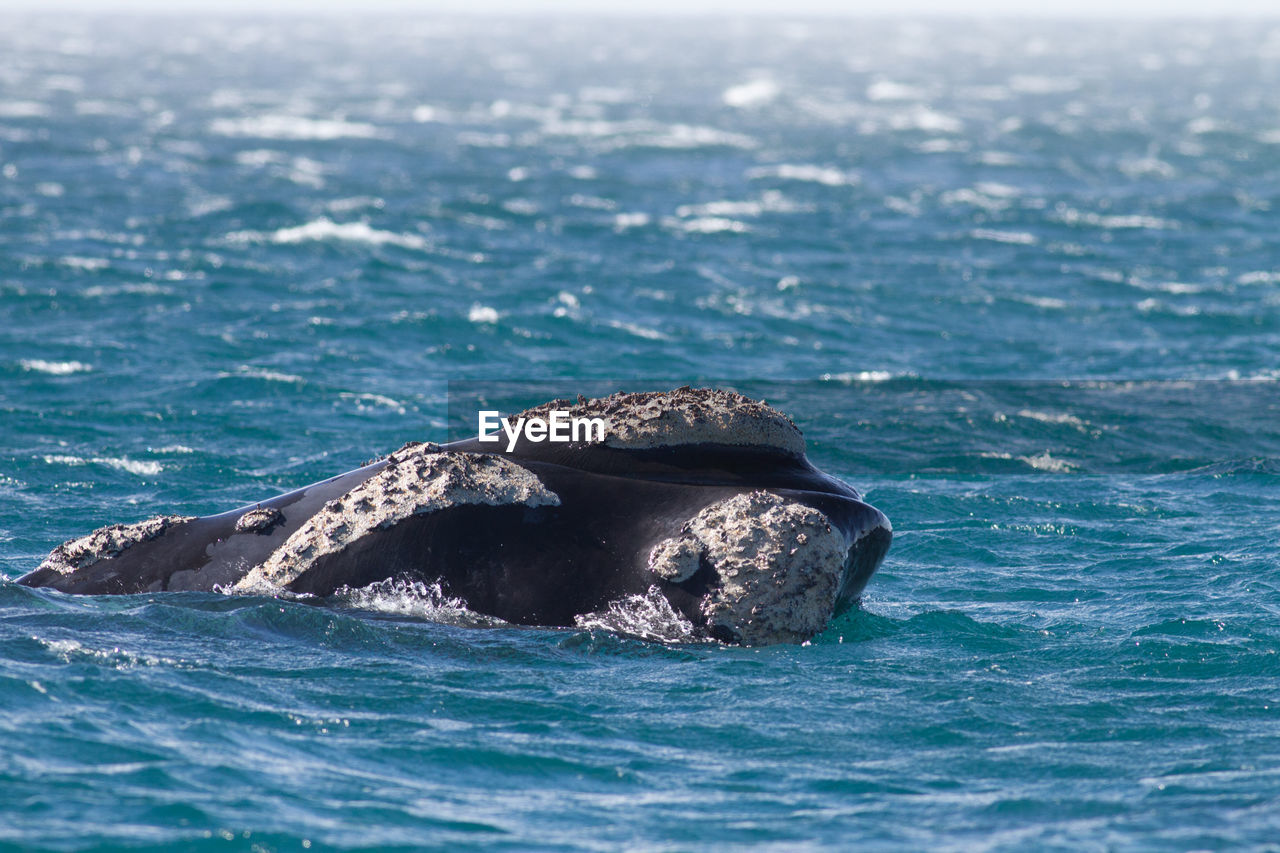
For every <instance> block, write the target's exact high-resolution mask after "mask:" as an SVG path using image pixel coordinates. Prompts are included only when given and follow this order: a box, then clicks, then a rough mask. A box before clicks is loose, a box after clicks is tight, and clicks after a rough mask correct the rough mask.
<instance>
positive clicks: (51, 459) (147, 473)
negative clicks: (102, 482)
mask: <svg viewBox="0 0 1280 853" xmlns="http://www.w3.org/2000/svg"><path fill="white" fill-rule="evenodd" d="M44 461H45V463H46V464H48V465H69V466H73V467H74V466H79V465H106V466H107V467H109V468H115V469H117V470H119V471H126V472H128V473H130V474H134V475H136V476H138V477H154V476H155V475H156V474H159V473H160V472H161V471H163V470H164V468H163V466H161V465H160V463H159V462H153V461H149V460H137V459H129V458H128V457H126V456H94V457H91V458H88V459H85V458H82V457H80V456H67V455H51V456H45V457H44Z"/></svg>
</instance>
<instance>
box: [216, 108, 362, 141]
mask: <svg viewBox="0 0 1280 853" xmlns="http://www.w3.org/2000/svg"><path fill="white" fill-rule="evenodd" d="M209 130H210V132H212V133H216V134H219V135H221V136H248V137H257V138H259V139H311V140H331V139H352V138H354V139H372V138H374V137H377V136H379V135H381V134H380V133H379V131H378V128H377V127H375V126H374V125H372V124H368V123H367V122H358V121H345V120H343V119H315V118H307V117H305V116H292V115H275V114H271V115H262V116H252V117H248V118H220V119H214V120H213V122H211V123H210V125H209Z"/></svg>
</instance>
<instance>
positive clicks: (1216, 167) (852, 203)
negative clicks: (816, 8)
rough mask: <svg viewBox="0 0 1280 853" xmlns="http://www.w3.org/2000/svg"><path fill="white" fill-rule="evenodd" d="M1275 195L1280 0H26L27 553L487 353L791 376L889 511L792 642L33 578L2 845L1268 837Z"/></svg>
mask: <svg viewBox="0 0 1280 853" xmlns="http://www.w3.org/2000/svg"><path fill="white" fill-rule="evenodd" d="M1277 204H1280V24H1275V25H1273V24H1268V23H1265V22H1264V23H1261V24H1260V23H1257V22H1254V23H1250V24H1238V25H1236V24H1225V23H1217V24H1206V23H1195V24H1174V23H1149V24H1142V25H1138V24H1114V23H1108V24H1105V25H1103V24H1098V25H1092V24H1064V23H1044V24H1030V23H1025V24H1012V23H981V24H979V23H958V22H936V23H929V22H923V23H920V22H916V23H912V22H874V23H872V22H861V23H858V22H847V23H841V22H831V21H821V22H803V21H797V22H785V21H772V22H765V21H757V22H749V23H742V22H731V21H694V22H659V21H653V22H628V23H625V24H620V23H618V22H591V21H561V22H550V23H548V22H533V21H516V22H501V21H490V20H485V21H481V20H473V21H466V20H452V21H419V20H411V21H406V20H396V19H391V18H387V19H378V20H359V19H353V20H347V21H336V20H258V21H254V20H236V19H222V20H187V19H180V18H167V19H160V18H157V19H145V18H141V19H140V18H124V17H121V18H108V19H93V18H77V17H65V18H53V17H35V18H14V17H10V18H6V19H5V20H4V23H3V26H0V413H2V416H0V569H3V572H4V574H5V575H6V576H8V577H10V578H12V577H16V576H18V575H19V574H21V573H23V572H25V571H27V570H29V569H30V568H32V567H34V565H35V564H36V563H38V562H39V560H40V559H41V558H42V557H43V556H44V554H45V553H47V552H48V551H49V549H51V548H52V547H53V546H54V545H56V544H58V543H59V542H61V541H63V540H64V539H66V538H69V537H71V536H73V535H78V534H80V533H84V532H86V531H88V530H89V529H92V528H93V527H96V526H99V525H101V524H105V523H109V522H112V521H120V520H133V519H138V518H142V517H145V516H148V515H152V514H156V513H160V512H169V511H182V512H186V513H207V512H212V511H215V510H222V509H226V508H229V507H231V506H235V505H238V504H241V503H244V502H246V501H249V500H253V499H254V498H257V497H261V496H263V495H268V494H272V493H274V492H276V491H278V490H281V489H285V488H291V487H295V486H298V485H302V484H305V483H307V482H310V481H312V480H315V479H319V478H321V477H323V476H326V475H329V474H332V473H336V472H338V471H341V470H345V469H347V468H349V467H353V466H355V465H357V464H359V463H361V462H362V461H364V460H365V459H367V458H369V457H370V456H373V455H375V454H377V453H381V452H385V451H387V450H390V449H393V448H394V447H397V446H399V445H400V444H401V443H403V442H404V441H406V440H410V439H440V438H442V437H444V433H445V430H446V420H447V417H448V406H447V400H446V392H447V388H448V385H447V383H448V382H449V381H452V380H488V379H499V378H500V379H511V378H537V379H554V380H556V381H557V382H559V383H561V387H565V386H568V387H572V386H573V385H574V383H575V380H582V381H585V380H587V379H617V378H618V377H623V378H626V377H669V378H670V379H671V381H673V382H679V383H683V382H697V381H699V380H703V381H716V382H719V383H722V384H736V385H737V386H738V387H740V388H741V389H742V390H743V391H745V392H749V393H750V392H755V393H759V394H762V395H763V396H766V397H767V398H768V399H769V400H770V401H772V402H775V403H776V404H777V405H779V406H780V407H782V408H784V409H785V410H786V411H788V412H789V413H790V414H792V415H793V416H794V417H795V419H796V420H797V422H798V423H799V424H800V426H801V427H802V428H803V429H804V430H805V432H806V436H807V437H808V439H809V442H810V455H811V456H812V458H813V459H814V461H815V462H816V463H817V464H818V465H819V466H821V467H824V468H825V469H827V470H830V471H832V472H834V473H836V474H838V475H839V476H841V477H843V478H845V479H847V480H848V481H850V482H851V483H853V484H854V485H856V486H858V487H859V488H862V489H864V490H865V491H866V492H867V494H868V497H869V499H870V500H871V501H872V502H874V503H875V504H876V505H877V506H879V507H880V508H881V509H883V510H884V511H885V512H886V513H888V515H889V516H890V517H891V518H892V519H893V521H894V524H895V528H896V539H895V543H894V546H893V549H892V551H891V552H890V556H889V559H888V562H887V563H886V565H885V567H884V568H883V569H882V570H881V572H880V574H879V575H877V577H876V578H875V579H873V581H872V584H871V586H870V588H869V595H868V597H867V599H866V601H865V603H864V607H863V609H862V610H861V611H858V612H855V613H852V614H849V615H847V616H845V617H842V618H841V619H840V620H838V621H837V622H836V623H835V624H833V625H832V626H831V628H830V630H829V631H827V632H826V633H825V634H823V635H822V636H821V637H819V638H817V639H816V640H815V641H814V642H813V643H812V644H811V645H808V646H803V647H793V646H785V647H776V648H765V649H739V648H727V647H721V646H717V645H704V644H681V643H669V644H663V643H654V642H644V641H641V640H637V639H633V638H627V637H623V636H619V635H617V634H614V633H610V632H607V631H603V630H599V629H580V630H533V629H517V628H510V627H491V626H484V625H477V624H476V621H477V620H475V619H474V618H473V617H472V616H471V615H470V614H468V613H467V612H466V611H465V610H463V609H460V608H459V607H458V606H457V603H456V602H449V601H445V600H441V598H440V597H439V596H438V595H436V594H433V592H432V590H430V589H429V588H427V587H419V588H410V587H386V588H380V589H375V590H365V591H351V592H349V593H348V594H347V595H346V596H343V597H340V599H339V600H337V601H334V602H329V603H328V604H327V605H324V606H320V605H317V604H316V603H310V602H305V601H277V600H272V599H265V598H228V597H223V596H218V595H180V594H179V595H163V596H143V597H125V598H114V599H84V598H80V599H78V598H72V597H66V596H60V595H57V594H52V593H48V592H43V591H33V590H28V589H25V588H22V587H18V586H15V585H13V584H11V583H4V584H0V625H2V627H0V709H2V711H3V712H2V713H0V793H3V802H4V805H3V807H0V808H3V819H2V820H0V842H3V843H5V844H8V845H12V846H14V847H20V848H32V847H58V848H73V847H74V848H80V847H86V846H96V847H112V846H135V845H140V846H151V847H155V848H168V847H172V846H174V845H179V846H185V847H189V848H204V847H209V848H219V849H227V848H231V849H235V848H246V847H249V846H250V845H253V844H260V845H262V846H263V847H266V848H269V849H280V850H292V849H302V848H303V847H304V846H306V845H310V846H311V847H312V848H313V849H314V848H317V847H319V848H323V847H334V846H347V847H380V848H385V847H395V846H401V847H406V848H407V847H421V846H439V847H446V846H447V847H456V846H458V845H467V846H475V847H499V848H501V847H506V848H514V849H536V848H549V849H563V848H609V849H612V848H617V847H628V846H632V847H639V848H653V847H667V848H676V849H687V848H692V847H695V846H707V845H723V844H726V843H727V844H734V845H740V846H750V845H773V846H775V847H783V848H791V847H794V846H797V845H813V846H825V847H849V846H854V845H858V846H871V847H875V848H881V847H888V848H901V849H918V848H923V847H928V848H947V847H961V848H965V849H971V848H988V847H992V848H1000V849H1003V848H1020V847H1036V848H1042V847H1054V846H1056V847H1059V848H1061V849H1072V850H1074V849H1079V848H1081V847H1092V848H1106V849H1113V848H1134V847H1159V848H1163V849H1183V848H1201V847H1220V846H1224V845H1242V846H1264V845H1266V844H1268V843H1273V840H1274V838H1276V837H1277V833H1278V832H1280V818H1277V817H1276V815H1277V814H1280V808H1278V806H1280V803H1278V802H1277V800H1278V799H1280V797H1278V794H1280V729H1278V728H1277V722H1278V720H1280V706H1278V704H1277V703H1280V686H1278V685H1280V659H1278V657H1277V652H1280V627H1277V616H1278V615H1280V591H1278V590H1277V583H1278V576H1277V569H1276V566H1277V563H1276V556H1275V555H1276V553H1277V548H1278V546H1280V532H1278V531H1280V509H1278V508H1277V501H1276V495H1277V490H1276V486H1277V476H1278V474H1280V461H1278V460H1280V430H1278V429H1277V428H1276V426H1275V424H1276V423H1277V422H1278V421H1280V418H1277V417H1276V415H1277V411H1276V409H1277V407H1278V406H1280V396H1278V395H1277V388H1276V386H1275V384H1274V382H1273V381H1272V380H1274V379H1275V378H1276V376H1277V363H1276V353H1277V352H1278V351H1280V290H1278V289H1277V287H1278V285H1280V261H1278V260H1277V258H1276V254H1275V249H1274V246H1275V236H1274V235H1275V233H1276V213H1275V211H1274V207H1275V205H1277ZM1154 380H1166V381H1154ZM1175 380H1176V381H1175ZM1184 380H1190V381H1184Z"/></svg>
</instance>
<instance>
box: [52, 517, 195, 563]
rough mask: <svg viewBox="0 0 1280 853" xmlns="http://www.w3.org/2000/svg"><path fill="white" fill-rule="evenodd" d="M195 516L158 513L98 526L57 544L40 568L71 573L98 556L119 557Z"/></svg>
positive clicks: (103, 557) (97, 559)
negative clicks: (132, 521) (86, 534)
mask: <svg viewBox="0 0 1280 853" xmlns="http://www.w3.org/2000/svg"><path fill="white" fill-rule="evenodd" d="M193 518H195V516H190V515H158V516H156V517H155V518H148V519H147V520H146V521H136V522H134V523H132V524H110V525H107V526H106V527H99V528H98V529H97V530H95V531H93V532H92V533H90V534H89V535H88V536H81V537H80V538H79V539H72V540H71V541H69V542H64V543H63V544H61V545H59V546H58V547H57V548H54V549H53V553H51V554H50V555H49V556H48V557H46V558H45V560H44V562H43V563H41V564H40V567H39V569H52V570H53V571H55V572H58V573H59V574H63V575H69V574H71V573H72V572H75V571H78V570H80V569H84V568H88V567H89V566H92V565H93V564H94V563H96V562H98V561H99V560H105V559H107V558H109V557H117V556H119V555H120V554H122V553H123V552H125V551H126V550H128V549H129V548H132V547H133V546H134V545H137V544H138V543H140V542H147V541H149V540H151V539H155V538H156V537H157V536H159V535H160V534H162V533H164V532H165V531H166V530H168V529H169V528H170V527H172V526H174V525H175V524H181V523H182V522H184V521H191V520H192V519H193ZM39 569H37V571H39Z"/></svg>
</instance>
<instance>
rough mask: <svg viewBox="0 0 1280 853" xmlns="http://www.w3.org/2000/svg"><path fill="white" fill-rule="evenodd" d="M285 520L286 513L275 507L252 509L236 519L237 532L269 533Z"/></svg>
mask: <svg viewBox="0 0 1280 853" xmlns="http://www.w3.org/2000/svg"><path fill="white" fill-rule="evenodd" d="M282 521H284V513H282V512H280V510H278V509H275V508H274V507H269V506H268V507H258V508H257V509H251V510H249V511H248V512H246V513H245V514H244V515H242V516H240V517H239V518H238V519H236V533H269V532H270V531H271V528H273V527H275V526H276V525H277V524H279V523H280V522H282Z"/></svg>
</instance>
